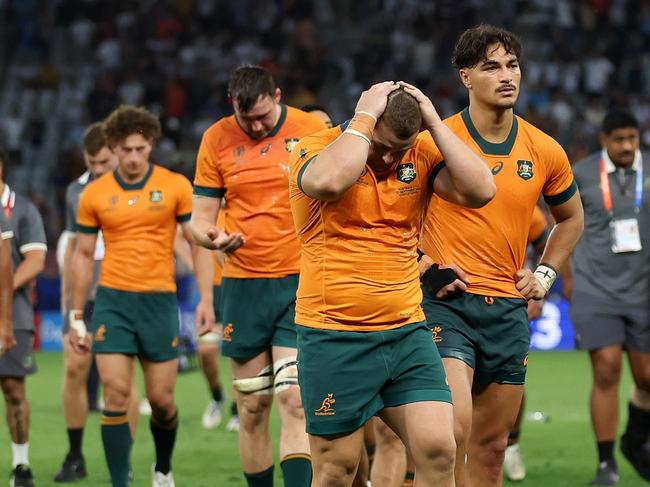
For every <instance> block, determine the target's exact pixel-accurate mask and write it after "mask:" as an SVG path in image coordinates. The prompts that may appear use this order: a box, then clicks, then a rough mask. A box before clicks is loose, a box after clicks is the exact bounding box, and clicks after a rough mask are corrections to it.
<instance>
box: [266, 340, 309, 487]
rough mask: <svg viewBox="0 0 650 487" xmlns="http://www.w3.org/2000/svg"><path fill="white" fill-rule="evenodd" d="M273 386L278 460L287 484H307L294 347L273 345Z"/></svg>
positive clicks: (305, 444) (306, 450)
mask: <svg viewBox="0 0 650 487" xmlns="http://www.w3.org/2000/svg"><path fill="white" fill-rule="evenodd" d="M272 353H273V369H274V388H275V394H276V397H277V401H278V412H279V414H280V423H281V429H280V461H281V466H282V474H283V477H284V483H285V485H287V486H288V487H289V486H291V487H293V486H294V485H295V486H298V485H304V486H308V485H309V484H310V482H311V477H312V466H311V457H310V454H309V437H308V436H307V433H306V431H305V429H306V426H305V412H304V410H303V408H302V401H301V399H300V390H299V389H298V370H297V368H296V364H295V361H296V354H297V350H296V349H295V348H287V347H273V350H272Z"/></svg>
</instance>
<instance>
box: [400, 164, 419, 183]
mask: <svg viewBox="0 0 650 487" xmlns="http://www.w3.org/2000/svg"><path fill="white" fill-rule="evenodd" d="M396 171H397V180H398V181H400V182H402V183H405V184H409V183H410V182H411V181H413V180H414V179H415V178H416V177H417V174H416V172H415V166H414V165H413V163H412V162H405V163H403V164H400V165H399V166H397V169H396Z"/></svg>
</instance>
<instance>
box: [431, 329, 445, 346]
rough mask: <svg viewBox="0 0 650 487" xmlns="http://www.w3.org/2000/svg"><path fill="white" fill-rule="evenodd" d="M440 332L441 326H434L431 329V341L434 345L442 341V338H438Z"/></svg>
mask: <svg viewBox="0 0 650 487" xmlns="http://www.w3.org/2000/svg"><path fill="white" fill-rule="evenodd" d="M441 332H442V326H437V325H436V326H434V327H433V328H431V335H432V336H433V341H434V342H436V343H440V342H441V341H442V337H441V336H440V333H441Z"/></svg>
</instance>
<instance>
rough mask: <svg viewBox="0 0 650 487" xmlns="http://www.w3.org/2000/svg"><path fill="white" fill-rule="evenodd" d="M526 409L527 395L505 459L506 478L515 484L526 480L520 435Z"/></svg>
mask: <svg viewBox="0 0 650 487" xmlns="http://www.w3.org/2000/svg"><path fill="white" fill-rule="evenodd" d="M525 409H526V393H525V392H524V394H523V396H522V397H521V405H520V406H519V412H518V413H517V419H516V420H515V425H514V427H513V428H512V430H511V431H510V434H509V435H508V446H507V447H506V454H505V458H504V459H503V473H504V475H505V477H506V478H507V479H508V480H510V481H513V482H519V481H521V480H524V479H525V478H526V465H525V464H524V459H523V457H522V455H521V451H520V449H519V434H520V432H521V423H522V421H523V417H524V411H525Z"/></svg>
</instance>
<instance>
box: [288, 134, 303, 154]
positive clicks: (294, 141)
mask: <svg viewBox="0 0 650 487" xmlns="http://www.w3.org/2000/svg"><path fill="white" fill-rule="evenodd" d="M298 142H300V139H299V138H297V137H291V138H290V139H284V148H285V149H286V151H287V152H289V153H291V151H292V150H293V148H294V147H295V146H296V144H298Z"/></svg>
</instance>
